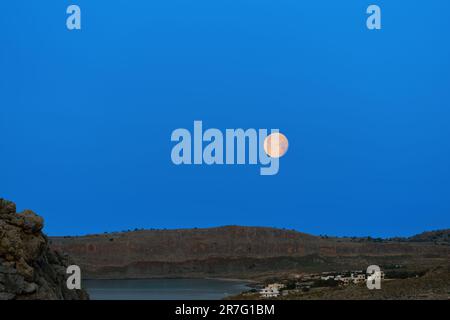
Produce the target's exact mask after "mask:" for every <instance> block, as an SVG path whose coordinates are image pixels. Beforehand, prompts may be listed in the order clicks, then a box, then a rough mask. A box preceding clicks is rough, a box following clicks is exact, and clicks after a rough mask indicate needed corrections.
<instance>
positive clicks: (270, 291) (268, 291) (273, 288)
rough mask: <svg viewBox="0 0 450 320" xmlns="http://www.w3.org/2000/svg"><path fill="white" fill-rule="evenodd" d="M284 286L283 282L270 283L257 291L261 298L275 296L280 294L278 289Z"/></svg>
mask: <svg viewBox="0 0 450 320" xmlns="http://www.w3.org/2000/svg"><path fill="white" fill-rule="evenodd" d="M282 288H284V284H281V283H271V284H269V285H268V286H267V287H265V288H264V289H261V291H260V292H259V293H260V294H261V296H262V297H263V298H276V297H278V296H279V295H280V289H282Z"/></svg>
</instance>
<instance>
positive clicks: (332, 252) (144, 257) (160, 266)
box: [51, 226, 450, 278]
mask: <svg viewBox="0 0 450 320" xmlns="http://www.w3.org/2000/svg"><path fill="white" fill-rule="evenodd" d="M51 240H52V246H53V247H54V248H55V249H57V250H59V251H61V252H67V253H69V254H70V255H71V256H72V257H73V258H74V259H75V260H76V261H77V263H78V264H79V265H80V266H82V268H83V272H84V275H85V276H87V277H89V278H147V277H237V278H255V277H259V276H263V275H269V274H276V273H280V272H288V271H289V272H290V271H295V272H303V271H304V272H311V271H329V270H339V269H348V268H367V266H368V265H370V264H379V265H386V264H402V265H403V264H414V263H417V264H421V265H426V264H430V265H436V264H438V265H442V264H448V263H449V255H450V246H448V245H437V244H435V243H433V242H427V241H421V242H414V241H408V242H401V241H388V240H382V239H370V238H357V239H349V238H327V237H316V236H312V235H308V234H304V233H300V232H297V231H292V230H284V229H283V230H281V229H274V228H262V227H239V226H226V227H219V228H207V229H178V230H141V231H134V232H124V233H111V234H102V235H90V236H83V237H55V238H52V239H51Z"/></svg>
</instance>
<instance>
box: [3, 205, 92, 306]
mask: <svg viewBox="0 0 450 320" xmlns="http://www.w3.org/2000/svg"><path fill="white" fill-rule="evenodd" d="M43 226H44V221H43V219H42V218H41V217H40V216H38V215H36V214H35V213H34V212H32V211H30V210H25V211H23V212H21V213H16V205H15V204H14V203H13V202H10V201H7V200H4V199H0V300H11V299H17V300H24V299H42V300H54V299H70V300H73V299H88V295H87V293H86V292H85V291H83V290H69V289H67V286H66V268H67V266H68V265H70V264H71V263H70V260H69V258H68V256H64V255H62V254H60V253H58V252H55V251H53V250H51V249H50V248H49V245H48V240H47V237H46V236H45V235H44V234H43V233H42V228H43Z"/></svg>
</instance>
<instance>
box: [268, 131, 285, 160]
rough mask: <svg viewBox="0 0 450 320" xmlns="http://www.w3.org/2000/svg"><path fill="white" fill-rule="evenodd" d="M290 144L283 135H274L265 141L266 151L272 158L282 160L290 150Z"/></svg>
mask: <svg viewBox="0 0 450 320" xmlns="http://www.w3.org/2000/svg"><path fill="white" fill-rule="evenodd" d="M288 147H289V142H288V139H287V138H286V136H285V135H284V134H282V133H272V134H270V135H268V136H267V137H266V139H264V151H265V152H266V153H267V155H269V157H271V158H280V157H282V156H284V154H285V153H286V151H287V150H288Z"/></svg>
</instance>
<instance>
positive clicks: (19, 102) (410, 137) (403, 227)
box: [0, 0, 450, 236]
mask: <svg viewBox="0 0 450 320" xmlns="http://www.w3.org/2000/svg"><path fill="white" fill-rule="evenodd" d="M72 3H75V4H78V5H79V6H80V7H81V10H82V30H81V31H68V30H67V29H66V26H65V20H66V17H67V15H66V13H65V11H66V8H67V6H68V5H69V4H72ZM372 3H375V4H378V5H380V6H381V8H382V18H383V20H382V24H383V29H382V30H380V31H369V30H367V28H366V27H365V19H366V15H365V10H366V8H367V6H368V5H369V4H372ZM449 12H450V3H449V2H448V1H445V0H430V1H426V2H423V1H422V2H419V1H394V2H393V1H381V0H374V1H371V2H368V1H360V0H358V1H356V0H351V1H331V0H329V1H324V0H320V1H297V0H289V1H286V0H277V1H261V0H258V1H257V0H239V1H229V0H216V1H209V0H208V1H207V0H194V1H181V0H168V1H143V0H142V1H138V0H135V1H112V2H106V1H85V0H76V1H72V2H69V1H61V0H58V1H56V0H51V1H50V0H49V1H33V2H31V3H30V2H25V1H2V3H1V4H0V72H1V77H0V150H1V155H0V167H1V168H2V175H1V179H0V196H2V197H5V198H8V199H11V200H13V201H15V202H16V203H17V205H18V208H19V209H25V208H31V209H33V210H34V211H36V212H37V213H39V214H41V215H42V216H44V218H45V220H46V227H45V231H46V232H47V233H48V234H50V235H68V234H70V235H76V234H86V233H96V232H104V231H117V230H125V229H132V228H136V227H137V228H179V227H183V228H184V227H209V226H217V225H229V224H238V225H258V226H272V227H281V228H289V229H296V230H299V231H303V232H308V233H312V234H330V235H372V236H397V235H399V236H405V235H412V234H415V233H418V232H421V231H424V230H430V229H439V228H448V227H450V201H449V195H450V165H449V164H450V126H449V121H450V90H449V88H450V61H449V60H450V59H449V57H450V43H449V41H448V39H449V36H450V35H449V33H450V20H449V19H448V14H449ZM194 120H202V121H203V124H204V126H205V127H214V128H220V129H225V128H279V129H280V131H281V132H283V133H284V134H285V135H286V136H287V137H288V138H289V142H290V148H289V151H288V153H287V154H286V156H285V157H283V158H282V159H281V163H280V172H279V174H278V175H276V176H271V177H263V176H260V175H259V168H258V167H255V166H174V165H173V164H172V162H171V160H170V151H171V148H172V146H173V144H172V143H171V142H170V135H171V132H172V130H174V129H176V128H182V127H185V128H192V125H193V121H194Z"/></svg>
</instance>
